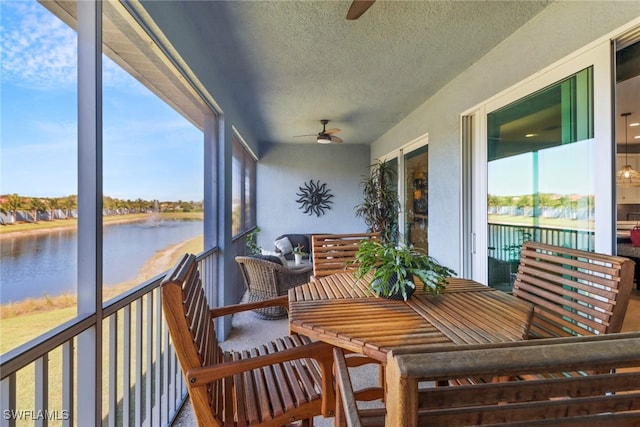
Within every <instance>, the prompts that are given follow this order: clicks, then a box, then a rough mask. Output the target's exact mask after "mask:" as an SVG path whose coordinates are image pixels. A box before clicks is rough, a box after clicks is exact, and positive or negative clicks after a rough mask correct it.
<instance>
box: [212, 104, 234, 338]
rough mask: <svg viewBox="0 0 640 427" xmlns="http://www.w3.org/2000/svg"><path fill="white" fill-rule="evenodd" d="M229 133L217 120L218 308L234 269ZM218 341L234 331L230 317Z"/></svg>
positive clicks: (225, 319)
mask: <svg viewBox="0 0 640 427" xmlns="http://www.w3.org/2000/svg"><path fill="white" fill-rule="evenodd" d="M228 129H229V132H228V134H229V139H228V138H227V126H226V124H225V119H224V117H220V116H218V144H217V153H218V157H217V161H218V163H217V167H218V170H217V175H218V194H217V195H216V199H217V201H218V202H217V203H218V206H217V215H218V218H217V220H218V235H217V242H218V248H219V249H220V252H219V253H218V289H217V291H218V295H217V302H216V305H218V306H221V305H224V304H225V303H226V301H225V294H226V293H225V286H226V285H227V283H229V282H230V280H228V279H229V278H230V271H231V268H232V267H233V265H232V263H234V262H235V261H234V260H233V256H232V255H233V254H231V253H230V252H229V251H230V249H231V247H232V245H231V190H232V188H231V187H232V182H233V177H232V175H231V169H232V167H231V160H232V152H233V150H232V146H231V144H230V143H229V142H228V141H230V138H231V135H232V134H233V131H231V126H228ZM217 322H218V324H217V331H218V339H219V340H221V341H224V340H225V339H226V337H227V334H228V333H229V331H230V330H231V316H227V317H221V318H218V320H217Z"/></svg>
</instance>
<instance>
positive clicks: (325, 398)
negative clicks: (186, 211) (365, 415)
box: [161, 254, 335, 426]
mask: <svg viewBox="0 0 640 427" xmlns="http://www.w3.org/2000/svg"><path fill="white" fill-rule="evenodd" d="M161 296H162V309H163V312H164V316H165V320H166V323H167V325H168V328H169V334H170V336H171V340H172V341H173V345H174V348H175V352H176V355H177V357H178V361H179V363H180V366H181V368H182V373H183V375H184V378H185V380H186V383H187V389H188V392H189V397H190V398H191V403H192V407H193V412H194V414H195V416H196V420H197V422H198V425H200V426H222V425H225V426H232V425H268V426H282V425H287V424H290V423H293V422H296V421H300V420H301V421H303V424H304V425H312V424H313V417H314V416H317V415H324V416H326V417H330V416H333V410H334V408H335V397H334V396H335V395H334V389H333V375H332V367H333V355H332V348H331V346H329V345H328V344H324V343H322V342H311V340H310V339H308V338H307V337H304V336H298V335H290V336H286V337H283V338H280V339H277V340H275V341H273V342H270V343H266V344H264V345H259V346H257V347H256V348H254V349H247V350H244V351H240V352H236V351H234V352H224V351H222V350H221V348H220V346H219V345H218V342H217V337H216V331H215V319H216V318H217V317H220V316H227V315H231V314H234V313H238V312H241V311H245V310H254V309H259V308H267V307H274V306H281V307H284V308H287V307H288V299H287V297H286V296H282V297H279V298H273V299H269V300H264V301H259V302H253V303H247V304H236V305H232V306H227V307H218V308H210V307H209V306H208V303H207V300H206V297H205V295H204V290H203V289H202V283H201V280H200V274H199V272H198V265H197V262H196V259H195V257H194V256H193V255H190V254H187V255H185V256H184V257H183V258H182V259H181V260H180V261H179V262H178V263H177V264H176V266H175V267H174V268H173V269H172V270H171V271H170V272H169V273H168V274H167V276H166V277H165V278H164V280H163V283H162V288H161Z"/></svg>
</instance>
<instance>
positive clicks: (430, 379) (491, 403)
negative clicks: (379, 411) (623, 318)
mask: <svg viewBox="0 0 640 427" xmlns="http://www.w3.org/2000/svg"><path fill="white" fill-rule="evenodd" d="M339 363H340V362H339V360H338V361H336V364H337V365H338V364H339ZM387 365H388V369H387V377H386V380H387V382H386V384H387V393H386V399H385V404H386V425H387V426H390V427H395V426H403V427H414V426H418V425H420V426H430V425H434V426H460V425H465V426H469V425H486V424H491V425H527V426H531V425H546V426H559V425H562V426H577V427H583V426H610V425H612V426H616V427H622V426H638V425H640V332H632V333H618V334H607V335H597V336H588V337H563V338H546V339H540V340H529V341H519V342H510V343H501V344H478V345H469V346H455V347H452V346H443V347H441V348H439V349H438V348H434V349H433V351H430V352H421V353H412V352H411V351H406V352H404V353H394V352H392V353H390V354H389V357H388V360H387ZM549 370H552V371H557V372H562V371H585V372H587V371H592V372H599V374H594V375H586V376H580V377H570V376H567V377H564V376H563V377H557V378H548V377H540V379H539V380H534V381H507V382H487V383H479V384H471V385H461V386H458V387H434V386H433V384H434V383H436V382H440V381H447V380H450V379H455V378H469V377H501V376H509V377H517V376H521V375H537V374H542V373H545V372H548V371H549ZM344 379H345V377H344V376H342V375H338V377H337V389H338V394H339V395H340V396H341V399H340V400H339V401H338V403H339V404H340V402H343V403H342V404H344V402H354V401H355V398H354V397H353V396H349V393H350V391H349V390H350V388H349V384H348V383H346V382H345V381H344ZM345 395H347V397H346V398H345V397H344V396H345ZM346 408H347V410H346V411H345V412H346V415H347V416H348V417H349V421H348V423H347V425H349V426H358V425H364V422H365V418H364V417H363V415H367V414H368V413H367V412H366V411H357V410H354V409H353V404H350V405H349V406H346ZM374 415H375V414H374ZM373 419H376V418H373ZM377 419H378V420H379V417H378V418H377ZM366 421H368V420H366Z"/></svg>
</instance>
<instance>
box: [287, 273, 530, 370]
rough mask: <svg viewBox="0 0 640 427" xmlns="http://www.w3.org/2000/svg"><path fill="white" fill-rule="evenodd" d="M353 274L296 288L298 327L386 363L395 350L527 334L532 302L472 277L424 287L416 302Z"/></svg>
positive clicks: (294, 322)
mask: <svg viewBox="0 0 640 427" xmlns="http://www.w3.org/2000/svg"><path fill="white" fill-rule="evenodd" d="M355 282H356V280H355V278H354V277H353V273H340V274H335V275H331V276H327V277H324V278H322V279H319V280H318V281H316V282H311V283H307V284H305V285H302V286H298V287H296V288H293V289H291V290H289V325H290V330H291V332H295V333H299V334H302V335H306V336H308V337H310V338H313V339H318V340H321V341H324V342H328V343H329V344H332V345H334V346H337V347H341V348H344V349H346V350H350V351H354V352H357V353H361V354H365V355H367V356H370V357H372V358H374V359H376V360H379V361H381V362H385V361H386V359H387V353H388V352H389V351H391V350H395V349H412V348H422V347H424V346H431V345H438V344H475V343H492V342H507V341H519V340H522V339H524V337H525V335H526V332H527V325H528V323H529V319H530V316H531V312H532V307H531V305H530V304H529V303H527V302H524V301H522V300H520V299H517V298H515V297H513V296H512V295H509V294H506V293H504V292H501V291H498V290H496V289H493V288H490V287H488V286H484V285H482V284H479V283H477V282H474V281H472V280H467V279H457V278H454V279H449V284H448V285H447V288H446V290H445V292H444V293H443V294H440V295H436V296H432V295H430V294H428V293H426V292H423V291H421V290H417V291H416V293H415V294H414V295H413V296H412V297H411V298H409V301H406V302H405V301H394V300H389V299H385V298H377V297H375V296H372V295H369V294H368V293H367V291H366V288H365V286H364V285H365V284H364V283H355Z"/></svg>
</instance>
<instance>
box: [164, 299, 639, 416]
mask: <svg viewBox="0 0 640 427" xmlns="http://www.w3.org/2000/svg"><path fill="white" fill-rule="evenodd" d="M288 331H289V327H288V321H287V319H280V320H262V319H259V318H258V317H256V316H255V315H254V314H253V312H246V313H240V314H238V315H235V316H234V318H233V327H232V329H231V333H230V334H229V337H228V339H227V340H226V341H225V342H223V343H222V344H221V346H222V348H223V349H225V350H233V349H240V350H241V349H245V348H250V347H255V346H256V345H259V344H261V343H266V342H268V341H270V340H271V339H275V338H277V337H280V336H283V335H286V334H287V333H288ZM622 331H623V332H630V331H640V290H637V289H634V290H633V291H632V294H631V300H630V301H629V307H628V309H627V315H626V317H625V320H624V323H623V325H622ZM358 369H360V370H361V371H359V372H358V375H354V376H353V381H354V387H356V388H360V387H362V386H365V385H367V384H372V385H375V384H377V370H376V369H375V368H373V369H371V368H369V369H367V368H358ZM314 424H315V426H316V427H330V426H333V419H326V418H323V417H316V418H315V420H314ZM173 425H174V426H177V427H187V426H195V425H196V421H195V418H194V416H193V411H192V409H191V404H190V403H189V401H187V402H186V403H185V406H184V407H183V408H182V410H181V411H180V414H179V415H178V417H177V419H176V421H175V423H174V424H173Z"/></svg>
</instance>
